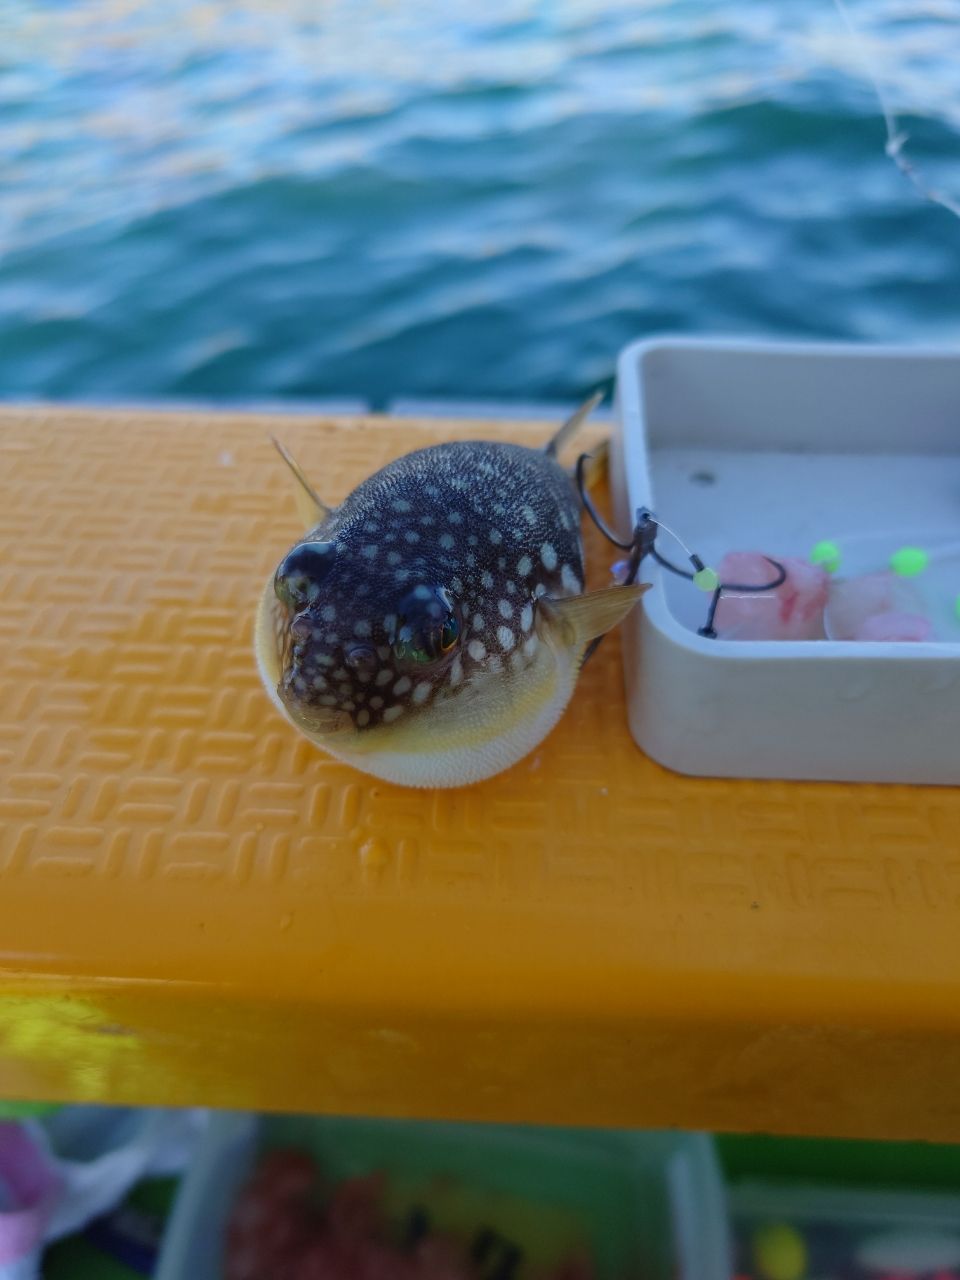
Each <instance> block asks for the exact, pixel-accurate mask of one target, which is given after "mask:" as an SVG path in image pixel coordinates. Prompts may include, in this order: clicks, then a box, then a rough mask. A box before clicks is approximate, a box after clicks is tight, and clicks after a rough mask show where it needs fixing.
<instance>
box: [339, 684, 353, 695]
mask: <svg viewBox="0 0 960 1280" xmlns="http://www.w3.org/2000/svg"><path fill="white" fill-rule="evenodd" d="M337 693H339V695H340V697H341V698H349V697H350V695H351V693H353V686H352V685H349V684H338V685H337Z"/></svg>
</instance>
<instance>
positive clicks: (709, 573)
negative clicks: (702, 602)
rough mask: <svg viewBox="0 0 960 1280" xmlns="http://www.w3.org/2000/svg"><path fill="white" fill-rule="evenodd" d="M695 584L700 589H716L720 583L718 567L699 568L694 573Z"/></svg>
mask: <svg viewBox="0 0 960 1280" xmlns="http://www.w3.org/2000/svg"><path fill="white" fill-rule="evenodd" d="M693 585H694V586H695V587H697V588H699V590H700V591H711V592H712V591H716V589H717V587H719V585H720V575H719V573H717V571H716V569H698V570H697V572H696V573H695V574H694V575H693Z"/></svg>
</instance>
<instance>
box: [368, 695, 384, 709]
mask: <svg viewBox="0 0 960 1280" xmlns="http://www.w3.org/2000/svg"><path fill="white" fill-rule="evenodd" d="M370 705H371V707H373V709H374V711H379V710H380V708H381V707H382V706H383V699H382V698H381V697H380V695H379V694H377V695H376V696H375V697H373V698H371V699H370Z"/></svg>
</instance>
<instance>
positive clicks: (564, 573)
mask: <svg viewBox="0 0 960 1280" xmlns="http://www.w3.org/2000/svg"><path fill="white" fill-rule="evenodd" d="M560 581H561V582H562V583H563V586H564V587H565V588H566V590H567V591H569V592H571V593H572V594H573V595H576V594H577V593H578V592H579V591H580V579H579V578H578V577H577V575H576V574H575V573H574V572H573V569H572V568H571V567H570V565H568V564H565V565H564V566H563V568H562V569H561V570H560Z"/></svg>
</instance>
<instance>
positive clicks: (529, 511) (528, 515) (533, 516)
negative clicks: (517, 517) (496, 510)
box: [520, 507, 537, 528]
mask: <svg viewBox="0 0 960 1280" xmlns="http://www.w3.org/2000/svg"><path fill="white" fill-rule="evenodd" d="M520 514H521V515H522V516H523V518H524V520H526V522H527V524H528V525H530V527H531V528H532V527H533V526H534V525H535V524H536V523H537V513H536V512H535V511H534V509H533V507H521V508H520Z"/></svg>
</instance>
